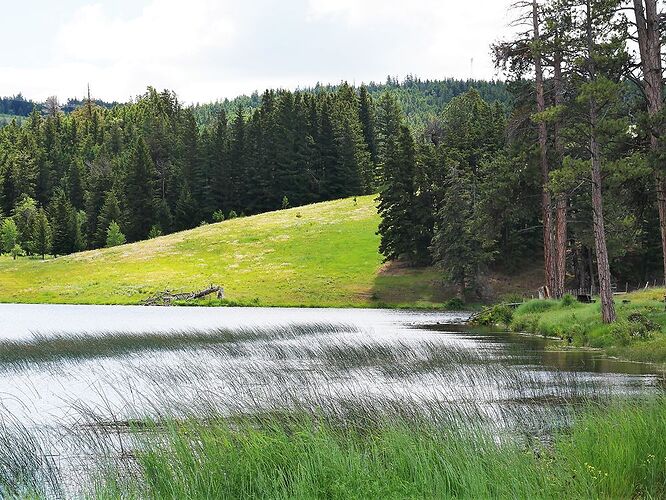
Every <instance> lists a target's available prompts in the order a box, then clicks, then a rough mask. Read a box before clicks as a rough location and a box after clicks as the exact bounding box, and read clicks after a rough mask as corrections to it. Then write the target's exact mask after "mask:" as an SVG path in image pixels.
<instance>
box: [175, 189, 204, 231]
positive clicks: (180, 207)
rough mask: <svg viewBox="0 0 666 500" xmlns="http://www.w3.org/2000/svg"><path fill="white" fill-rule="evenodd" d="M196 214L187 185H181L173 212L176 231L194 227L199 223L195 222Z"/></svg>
mask: <svg viewBox="0 0 666 500" xmlns="http://www.w3.org/2000/svg"><path fill="white" fill-rule="evenodd" d="M197 212H198V210H197V204H196V201H195V199H194V197H193V196H192V193H191V192H190V188H189V186H188V185H187V184H183V187H182V188H181V190H180V196H179V197H178V202H177V203H176V210H175V211H174V226H175V229H176V231H182V230H183V229H191V228H193V227H195V226H196V225H197V224H198V222H199V221H198V220H197Z"/></svg>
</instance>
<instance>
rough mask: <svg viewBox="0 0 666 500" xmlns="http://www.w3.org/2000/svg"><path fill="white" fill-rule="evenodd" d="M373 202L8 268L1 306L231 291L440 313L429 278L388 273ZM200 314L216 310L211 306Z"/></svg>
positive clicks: (315, 208)
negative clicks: (217, 287) (210, 287)
mask: <svg viewBox="0 0 666 500" xmlns="http://www.w3.org/2000/svg"><path fill="white" fill-rule="evenodd" d="M378 223H379V216H378V215H377V210H376V207H375V196H372V195H371V196H363V197H358V198H347V199H342V200H336V201H330V202H324V203H317V204H313V205H307V206H303V207H297V208H291V209H287V210H280V211H276V212H270V213H265V214H261V215H256V216H252V217H240V218H236V219H232V220H227V221H224V222H221V223H217V224H209V225H204V226H201V227H198V228H195V229H192V230H189V231H183V232H180V233H175V234H171V235H168V236H162V237H159V238H155V239H152V240H147V241H141V242H138V243H133V244H129V245H123V246H119V247H114V248H108V249H101V250H93V251H87V252H81V253H77V254H73V255H68V256H63V257H58V258H55V259H54V258H49V259H47V260H46V261H42V260H41V259H39V258H37V257H23V258H18V259H17V260H12V259H11V257H9V256H3V257H1V258H0V301H2V302H24V303H77V304H138V303H140V302H141V301H142V300H143V299H146V298H148V297H150V296H151V295H153V294H155V293H158V292H162V291H165V290H170V291H174V292H186V291H193V290H200V289H204V288H206V287H207V286H208V285H210V284H215V285H220V286H222V287H224V291H225V300H224V301H222V302H223V303H225V304H231V305H263V306H323V307H334V306H336V307H341V306H358V307H369V306H375V307H381V306H401V305H405V306H415V307H433V306H435V305H437V304H438V303H441V302H443V301H444V300H445V299H446V293H445V291H444V290H441V289H440V288H439V287H438V286H437V283H438V281H439V276H438V274H437V273H436V272H434V271H433V270H431V269H425V270H424V269H421V270H413V269H400V270H398V271H396V272H385V271H384V267H385V266H383V264H382V257H381V255H380V254H379V252H378V250H377V249H378V244H379V236H377V234H376V231H377V225H378ZM201 303H202V304H211V305H215V304H218V303H219V301H217V300H203V301H201Z"/></svg>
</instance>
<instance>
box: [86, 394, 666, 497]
mask: <svg viewBox="0 0 666 500" xmlns="http://www.w3.org/2000/svg"><path fill="white" fill-rule="evenodd" d="M160 433H161V436H162V437H161V439H147V438H146V436H145V435H144V434H140V435H139V443H140V447H139V449H138V451H137V453H136V455H135V457H134V460H135V463H136V465H137V467H138V474H135V475H133V476H132V477H126V476H123V475H122V474H113V473H108V472H107V476H105V477H103V478H101V479H100V480H99V481H98V483H97V489H96V490H95V495H96V496H99V497H102V498H111V497H113V496H114V495H119V496H120V495H122V496H125V497H129V498H190V499H198V498H201V499H204V498H461V497H462V498H563V497H566V498H661V497H663V495H664V494H666V403H665V401H664V400H663V399H657V400H649V401H640V402H633V403H627V402H625V403H622V404H616V405H614V406H612V407H611V409H610V410H608V409H606V410H602V409H599V408H595V407H590V408H587V410H586V412H584V413H582V414H580V415H579V416H578V417H577V420H576V421H575V423H574V425H573V427H572V428H571V429H570V430H569V431H567V432H563V433H559V434H557V435H556V436H555V437H554V439H553V441H552V443H550V444H543V443H538V444H534V443H533V444H532V446H524V445H520V444H518V443H517V442H515V441H511V440H505V441H502V442H498V440H497V439H496V438H495V437H493V436H492V435H491V434H488V433H487V432H486V431H484V430H482V429H479V428H475V427H474V425H468V426H466V427H464V428H460V427H458V428H455V427H454V428H446V427H441V426H436V425H433V424H432V423H429V422H427V421H425V420H421V421H420V422H418V424H416V422H409V421H401V420H396V419H391V420H384V421H382V422H380V423H379V424H378V425H376V426H374V427H372V428H367V427H357V426H354V425H342V426H341V425H335V424H334V423H332V422H331V421H329V420H321V419H319V418H317V417H316V415H312V414H310V415H306V414H301V415H292V416H291V418H284V417H283V418H278V417H276V416H275V415H273V416H265V417H264V418H263V419H260V421H258V420H257V419H249V420H236V421H234V422H233V423H232V422H230V421H229V420H226V419H219V420H216V421H208V422H206V423H205V424H202V423H201V422H200V421H197V420H186V421H171V422H169V423H168V424H167V425H166V426H165V425H162V426H161V427H160Z"/></svg>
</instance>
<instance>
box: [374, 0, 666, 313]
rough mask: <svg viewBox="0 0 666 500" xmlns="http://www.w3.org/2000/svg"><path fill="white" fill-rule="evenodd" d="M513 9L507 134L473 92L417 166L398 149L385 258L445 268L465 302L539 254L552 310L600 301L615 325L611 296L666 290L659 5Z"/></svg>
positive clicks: (560, 4) (554, 4)
mask: <svg viewBox="0 0 666 500" xmlns="http://www.w3.org/2000/svg"><path fill="white" fill-rule="evenodd" d="M517 8H518V9H519V12H518V15H519V21H520V22H521V23H522V25H523V26H527V28H526V31H525V32H524V33H521V34H519V35H518V36H517V37H516V38H515V39H514V40H510V41H507V42H503V43H499V44H497V45H496V46H494V53H495V56H496V61H497V64H498V66H500V67H502V68H504V69H505V70H506V71H507V74H508V75H509V77H510V82H511V83H509V90H510V91H511V93H512V95H513V102H514V106H513V109H512V111H511V113H510V115H509V117H508V120H507V121H506V123H504V117H503V115H502V113H501V112H500V110H498V109H497V105H490V104H488V103H486V102H485V101H484V100H483V99H482V98H481V96H480V95H479V94H478V93H477V92H475V91H470V92H467V93H466V94H465V95H463V96H461V97H456V98H455V99H453V100H452V101H451V103H450V104H449V105H448V106H447V107H446V109H445V110H444V112H443V113H442V114H441V116H440V118H439V121H438V123H436V124H434V126H433V127H431V128H429V129H428V130H427V132H428V134H427V136H426V141H425V143H424V144H423V147H422V148H421V149H420V153H418V154H416V155H413V154H412V153H411V148H412V146H411V145H408V144H406V143H405V145H404V146H398V151H399V153H398V155H403V157H402V158H403V159H402V161H403V164H402V165H400V166H396V167H392V168H391V169H390V170H388V171H387V173H388V176H387V181H388V182H387V184H386V186H385V189H384V190H383V191H382V192H381V195H380V211H381V213H382V216H383V220H382V224H381V226H380V232H381V234H382V244H381V248H382V251H383V252H384V255H386V256H387V258H403V259H406V260H409V261H411V262H414V263H419V262H423V261H432V262H434V263H436V264H438V265H440V266H441V267H442V268H443V270H444V271H445V273H446V275H447V277H448V278H449V279H451V280H452V281H454V282H455V283H457V284H458V285H459V286H460V290H461V293H462V292H465V291H469V290H475V289H478V283H477V278H478V276H479V275H480V274H481V272H482V270H483V269H484V268H487V267H488V266H489V265H491V264H493V263H502V264H504V265H505V266H507V265H510V264H512V263H514V264H515V263H520V262H521V257H527V256H532V258H533V257H534V256H535V255H538V254H540V256H543V261H544V288H543V289H544V293H545V294H546V296H555V297H561V296H562V294H563V293H564V290H565V287H566V286H567V285H571V286H578V287H581V288H583V289H586V290H592V291H598V292H599V294H600V296H601V303H602V316H603V319H604V321H605V322H612V321H613V320H614V319H615V311H614V307H613V300H612V294H613V287H614V285H615V286H616V285H617V284H618V281H619V285H620V287H622V288H623V285H624V280H632V281H634V280H643V282H645V281H647V280H650V281H651V280H652V279H653V278H654V277H655V276H657V275H659V276H661V277H662V278H663V268H662V266H661V265H660V264H661V261H662V256H664V258H665V260H664V261H663V262H664V263H665V264H664V266H666V252H665V251H664V247H666V194H665V193H666V181H665V180H664V179H665V178H666V170H665V167H664V165H665V164H666V161H665V159H666V142H665V141H664V137H665V136H666V135H665V133H666V131H665V130H664V123H666V117H665V114H664V105H663V84H664V75H663V69H662V52H663V50H662V47H661V41H662V39H663V34H664V20H665V19H666V17H665V16H664V14H663V13H660V12H659V11H658V8H657V2H656V0H633V1H631V2H630V1H623V0H549V1H547V2H541V3H539V2H537V1H536V0H531V1H527V2H522V3H520V4H517ZM632 39H633V40H636V41H637V42H638V46H639V53H638V54H637V55H634V54H633V53H631V51H630V50H628V48H627V43H628V41H629V40H632ZM526 76H527V77H528V78H527V79H526ZM404 162H406V163H404ZM539 233H541V234H539ZM660 268H661V269H660ZM611 271H612V272H611ZM662 278H660V281H661V279H662ZM634 283H635V281H634Z"/></svg>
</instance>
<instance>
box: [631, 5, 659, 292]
mask: <svg viewBox="0 0 666 500" xmlns="http://www.w3.org/2000/svg"><path fill="white" fill-rule="evenodd" d="M643 2H645V7H643ZM634 14H635V17H636V29H637V32H638V48H639V52H640V54H641V68H642V71H643V89H644V91H645V97H646V100H647V110H648V115H649V116H650V119H651V120H650V150H651V153H652V155H653V158H654V161H655V162H656V161H657V158H658V152H659V141H660V138H662V137H663V133H662V130H661V129H662V128H663V127H662V126H660V125H659V124H658V123H657V120H655V117H656V116H658V114H659V113H660V112H661V110H662V109H663V107H664V101H663V81H662V78H663V76H662V66H661V38H660V30H659V12H658V11H657V0H634ZM662 140H663V139H662ZM653 169H654V172H655V184H656V188H657V189H656V191H657V207H658V210H659V229H660V231H661V250H662V261H663V266H664V267H663V272H664V282H665V283H666V178H665V177H664V172H663V171H662V168H661V166H660V165H658V164H656V163H655V164H654V165H653Z"/></svg>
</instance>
